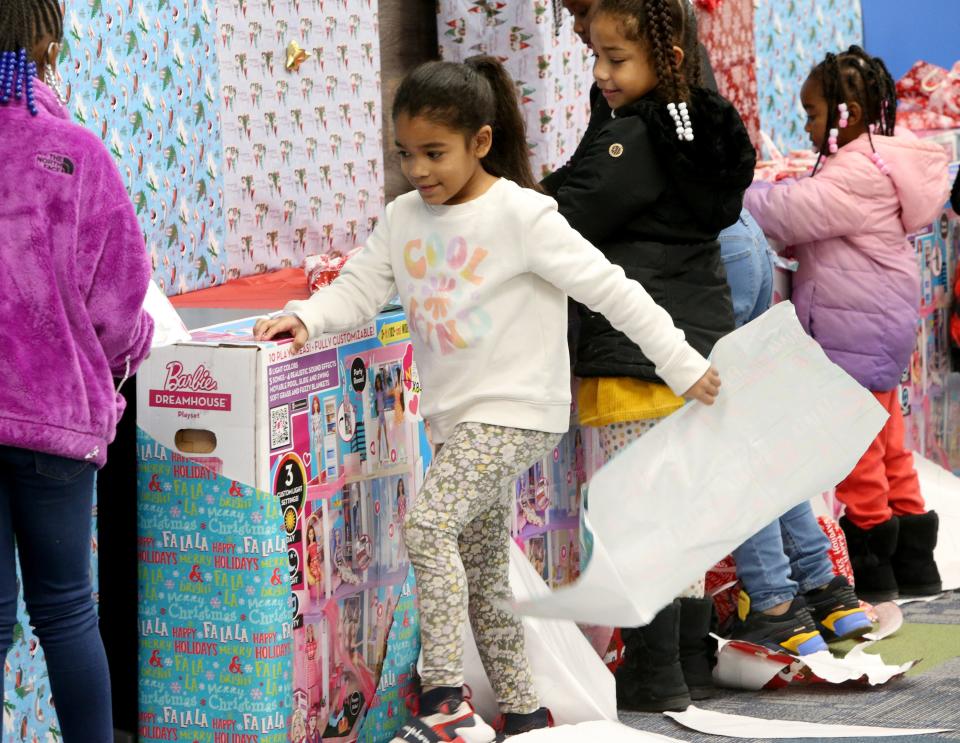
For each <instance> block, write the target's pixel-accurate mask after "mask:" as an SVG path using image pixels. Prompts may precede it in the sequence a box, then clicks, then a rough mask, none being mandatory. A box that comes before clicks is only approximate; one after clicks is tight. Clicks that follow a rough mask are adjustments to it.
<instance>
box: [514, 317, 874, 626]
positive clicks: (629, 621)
mask: <svg viewBox="0 0 960 743" xmlns="http://www.w3.org/2000/svg"><path fill="white" fill-rule="evenodd" d="M713 362H714V364H715V366H716V367H717V369H718V370H719V371H720V375H721V377H722V379H723V389H722V391H721V394H720V398H719V399H718V401H717V403H716V404H715V405H714V406H712V407H706V406H704V405H700V404H697V403H694V404H691V405H687V406H686V407H684V408H683V409H682V410H680V411H678V412H677V413H675V414H674V415H672V416H670V417H669V418H668V419H666V420H665V421H664V422H663V423H661V424H660V425H659V426H657V427H656V428H654V429H653V430H652V431H651V432H650V433H648V434H647V435H645V436H644V437H643V438H641V439H640V440H638V441H636V442H634V443H633V444H632V445H631V446H629V447H628V448H627V449H626V450H625V451H624V452H623V453H622V454H620V455H619V456H617V457H616V458H614V459H613V460H612V461H611V462H609V463H608V464H607V465H606V466H604V467H603V468H601V469H600V470H599V471H598V472H597V473H596V475H595V476H594V478H593V480H592V481H591V483H590V487H589V526H590V528H591V529H592V531H593V537H594V547H593V553H592V557H591V560H590V563H589V564H588V565H587V568H586V570H585V571H584V574H583V576H582V577H581V579H580V580H579V581H578V582H577V583H576V584H574V585H573V586H571V587H568V588H564V589H561V590H558V591H555V592H553V593H552V594H550V595H549V596H545V597H543V598H537V599H533V600H530V601H525V602H520V603H517V604H515V607H514V608H515V610H516V611H517V612H518V613H521V614H527V615H531V616H540V617H555V618H564V619H571V620H574V621H576V622H583V623H588V624H601V625H614V626H621V627H630V626H638V625H643V624H646V623H647V622H649V621H650V620H651V619H652V617H653V616H654V615H655V614H656V612H657V611H658V610H659V609H660V608H662V607H663V606H665V605H666V604H667V603H669V602H670V601H671V600H672V599H673V598H674V597H675V596H676V595H677V594H678V593H679V592H680V591H681V590H683V589H684V588H685V587H686V586H688V585H689V584H691V583H692V582H693V581H694V580H696V579H698V578H700V577H702V576H703V574H704V573H705V572H706V570H707V569H708V568H710V567H711V566H712V565H714V564H715V563H716V562H717V561H718V560H720V559H721V558H723V557H725V556H726V555H727V554H729V553H730V551H731V550H732V549H733V548H735V547H737V546H738V545H739V544H741V543H742V542H743V541H744V540H745V539H747V538H748V537H750V536H751V535H753V534H755V533H756V532H757V531H759V530H760V529H761V528H762V527H764V526H766V525H767V524H769V523H770V522H771V521H773V519H775V518H777V517H778V516H780V515H781V514H782V513H785V512H786V511H787V510H789V509H790V508H792V507H793V506H795V505H796V504H798V503H800V502H801V501H804V500H807V499H809V498H810V497H811V496H812V495H814V494H816V493H821V492H823V491H825V490H829V489H830V488H832V487H833V486H834V485H835V484H836V483H838V482H840V481H841V480H842V479H843V478H844V477H845V476H846V475H847V474H848V473H849V472H850V471H851V470H852V469H853V467H854V465H855V464H856V463H857V461H858V460H859V459H860V456H861V455H862V454H863V452H864V451H866V449H867V447H868V446H869V444H870V442H871V441H872V440H873V438H874V437H875V436H876V434H877V432H878V431H879V430H880V429H881V428H882V426H883V424H884V422H885V421H886V418H887V414H886V412H885V411H884V410H883V408H882V407H881V406H880V405H879V404H878V403H877V402H876V400H875V399H874V397H873V395H871V394H870V393H869V392H867V391H866V390H865V389H863V388H862V387H861V386H860V385H859V384H857V383H856V382H855V381H854V380H853V379H852V378H851V377H850V376H849V375H847V374H846V373H845V372H844V371H843V370H842V369H840V368H839V367H838V366H836V365H835V364H833V363H831V362H830V361H829V360H828V359H827V357H826V356H825V355H824V353H823V351H822V350H821V349H820V347H819V346H818V345H817V343H816V342H814V341H813V340H812V339H811V338H810V337H809V336H808V335H807V334H806V333H805V332H804V331H803V328H802V327H801V326H800V323H799V321H798V319H797V316H796V313H795V311H794V308H793V305H792V304H790V303H789V302H783V303H780V304H778V305H775V306H774V307H773V308H771V309H770V310H769V311H768V312H766V313H765V314H764V315H762V316H761V317H760V318H759V319H757V320H755V321H754V322H752V323H750V324H748V325H746V326H744V327H742V328H740V329H739V330H737V331H735V332H734V333H731V334H730V335H728V336H727V337H726V338H724V339H722V340H721V341H720V342H719V343H718V344H717V346H716V348H715V349H714V353H713Z"/></svg>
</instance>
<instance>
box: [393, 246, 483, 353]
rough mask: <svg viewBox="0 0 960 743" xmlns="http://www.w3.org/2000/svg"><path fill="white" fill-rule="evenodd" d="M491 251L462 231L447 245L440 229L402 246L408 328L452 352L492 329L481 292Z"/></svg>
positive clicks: (431, 346) (436, 348) (437, 348)
mask: <svg viewBox="0 0 960 743" xmlns="http://www.w3.org/2000/svg"><path fill="white" fill-rule="evenodd" d="M487 255H488V253H487V251H486V250H484V249H483V248H481V247H474V248H471V247H469V246H468V245H467V241H466V240H465V239H464V238H463V237H454V238H452V239H451V240H450V241H449V242H448V243H447V244H446V245H444V242H443V239H442V238H441V237H440V236H439V235H437V234H433V235H431V236H430V237H428V238H427V239H426V241H424V240H421V239H416V240H411V241H410V242H408V243H407V244H406V245H405V246H404V248H403V262H404V267H405V268H406V270H407V274H408V275H409V278H410V280H409V281H408V282H407V295H408V296H409V298H410V306H409V308H408V311H407V314H408V320H409V322H410V329H411V330H412V331H413V332H414V333H416V334H417V336H418V337H419V338H420V339H421V340H422V341H423V343H424V344H425V345H426V347H427V348H429V349H430V350H431V351H439V352H440V353H442V354H444V355H448V354H451V353H454V352H456V351H459V350H463V349H465V348H469V347H471V346H474V345H476V344H477V342H478V341H479V340H480V339H481V338H483V337H484V336H485V335H486V334H487V333H488V332H489V331H490V327H491V325H492V322H491V319H490V315H488V314H487V312H486V310H484V309H483V308H482V307H481V306H479V304H480V300H479V297H478V290H479V287H480V286H481V285H482V284H483V282H484V281H485V277H484V276H483V275H482V270H481V269H482V265H483V262H484V260H485V259H486V258H487Z"/></svg>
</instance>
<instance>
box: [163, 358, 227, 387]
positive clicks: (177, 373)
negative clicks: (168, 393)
mask: <svg viewBox="0 0 960 743" xmlns="http://www.w3.org/2000/svg"><path fill="white" fill-rule="evenodd" d="M163 388H164V389H165V390H175V391H178V392H179V391H181V390H189V391H191V392H212V391H213V390H215V389H217V380H215V379H214V378H213V375H212V374H211V373H210V372H209V371H208V370H207V367H205V366H204V365H203V364H200V366H198V367H197V368H196V370H195V371H194V372H193V373H192V374H185V373H184V371H183V364H181V363H180V362H179V361H171V362H170V363H169V364H167V378H166V379H165V380H164V382H163Z"/></svg>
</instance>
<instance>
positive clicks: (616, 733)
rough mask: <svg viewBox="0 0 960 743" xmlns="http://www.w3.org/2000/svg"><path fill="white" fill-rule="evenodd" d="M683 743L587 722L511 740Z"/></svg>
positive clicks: (532, 742) (529, 742)
mask: <svg viewBox="0 0 960 743" xmlns="http://www.w3.org/2000/svg"><path fill="white" fill-rule="evenodd" d="M664 741H673V743H681V741H680V739H679V738H668V737H667V736H665V735H657V734H656V733H648V732H646V731H643V730H632V729H630V728H628V727H627V726H626V725H621V724H620V723H619V722H585V723H582V724H580V725H561V726H560V727H555V728H549V729H546V730H534V731H533V732H532V733H524V734H523V735H516V736H514V737H512V738H510V743H663V742H664Z"/></svg>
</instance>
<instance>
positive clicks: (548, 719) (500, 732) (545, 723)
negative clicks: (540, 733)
mask: <svg viewBox="0 0 960 743" xmlns="http://www.w3.org/2000/svg"><path fill="white" fill-rule="evenodd" d="M493 727H494V729H496V731H497V740H503V739H505V738H509V737H510V736H511V735H521V734H522V733H529V732H531V731H533V730H541V729H543V728H552V727H553V715H552V714H550V710H548V709H547V708H546V707H541V708H540V709H538V710H536V711H535V712H530V713H529V714H526V715H521V714H517V713H515V712H508V713H507V714H505V715H500V716H499V717H498V718H497V719H496V720H495V721H494V723H493Z"/></svg>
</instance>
